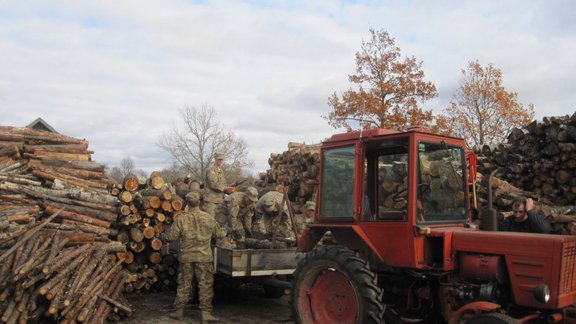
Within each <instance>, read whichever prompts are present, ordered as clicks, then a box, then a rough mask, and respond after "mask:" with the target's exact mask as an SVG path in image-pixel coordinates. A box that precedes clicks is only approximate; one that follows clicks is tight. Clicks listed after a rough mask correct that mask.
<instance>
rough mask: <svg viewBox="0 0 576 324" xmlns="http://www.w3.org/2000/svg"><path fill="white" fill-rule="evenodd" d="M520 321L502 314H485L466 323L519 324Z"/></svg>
mask: <svg viewBox="0 0 576 324" xmlns="http://www.w3.org/2000/svg"><path fill="white" fill-rule="evenodd" d="M517 323H519V322H518V320H515V319H513V318H512V317H510V316H508V315H506V314H502V313H484V314H480V315H478V316H475V317H473V318H471V319H469V320H467V321H466V324H517Z"/></svg>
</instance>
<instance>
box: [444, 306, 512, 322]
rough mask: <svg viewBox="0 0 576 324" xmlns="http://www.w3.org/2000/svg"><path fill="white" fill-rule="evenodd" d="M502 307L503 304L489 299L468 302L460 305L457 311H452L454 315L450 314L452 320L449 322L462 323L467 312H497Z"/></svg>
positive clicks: (475, 313)
mask: <svg viewBox="0 0 576 324" xmlns="http://www.w3.org/2000/svg"><path fill="white" fill-rule="evenodd" d="M500 308H502V306H500V305H498V304H495V303H491V302H487V301H477V302H472V303H468V304H466V305H464V306H462V307H460V308H459V309H458V310H457V311H456V312H454V313H452V315H451V316H450V320H449V321H448V324H458V323H460V320H461V319H462V317H463V316H464V315H465V314H467V313H468V314H474V315H478V314H481V313H487V312H495V311H497V310H499V309H500Z"/></svg>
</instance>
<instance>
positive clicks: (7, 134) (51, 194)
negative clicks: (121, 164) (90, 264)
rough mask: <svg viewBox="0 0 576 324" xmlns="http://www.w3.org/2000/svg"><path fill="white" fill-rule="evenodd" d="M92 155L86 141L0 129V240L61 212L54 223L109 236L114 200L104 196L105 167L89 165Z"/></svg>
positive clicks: (48, 134)
mask: <svg viewBox="0 0 576 324" xmlns="http://www.w3.org/2000/svg"><path fill="white" fill-rule="evenodd" d="M91 153H92V152H91V151H88V142H87V141H85V140H79V139H75V138H72V137H68V136H64V135H60V134H56V133H51V132H44V131H37V130H33V129H29V128H17V127H6V126H2V127H0V207H1V208H2V209H1V211H0V215H1V216H0V229H2V231H3V233H4V234H2V235H6V234H5V233H9V232H14V231H17V230H20V229H22V227H23V226H24V227H25V226H27V224H28V223H30V222H32V221H34V220H36V219H37V218H38V217H39V216H40V215H42V214H43V213H48V214H51V213H53V212H54V211H55V210H57V209H59V208H61V207H66V212H63V213H61V214H60V215H59V220H60V222H61V223H62V224H64V225H65V226H67V227H68V228H72V227H75V228H77V229H78V230H79V231H82V232H84V231H86V232H88V233H91V234H93V236H98V237H101V238H103V239H104V238H107V237H108V236H109V235H113V234H114V231H113V230H111V229H110V226H111V224H112V222H114V221H115V220H116V206H117V204H118V200H117V199H116V198H115V197H112V196H110V195H109V194H108V191H107V186H108V185H109V181H108V180H107V179H106V177H105V175H104V165H102V164H99V163H96V162H93V161H91V157H90V155H91ZM19 225H20V226H19ZM22 225H23V226H22Z"/></svg>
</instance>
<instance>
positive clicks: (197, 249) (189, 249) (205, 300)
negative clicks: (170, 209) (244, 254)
mask: <svg viewBox="0 0 576 324" xmlns="http://www.w3.org/2000/svg"><path fill="white" fill-rule="evenodd" d="M186 202H187V203H188V209H187V211H186V212H184V213H183V214H181V215H180V216H178V217H177V218H176V219H175V220H174V223H173V224H172V226H171V227H170V229H168V231H167V233H166V239H167V240H168V241H174V240H180V251H179V253H178V261H179V263H180V268H179V271H178V289H177V292H176V299H175V300H174V311H173V312H172V313H170V317H172V318H175V319H179V320H181V319H183V318H184V305H185V304H186V303H187V302H188V297H189V294H190V287H191V284H192V280H193V279H194V277H196V280H197V281H198V288H199V301H200V305H199V309H200V312H201V313H200V314H201V317H202V322H210V321H217V320H218V319H217V318H216V317H214V316H212V314H211V312H212V299H213V297H214V291H213V288H212V285H213V283H214V266H213V263H212V262H213V256H212V249H211V245H210V242H211V240H212V238H221V237H223V236H224V234H223V233H222V231H221V230H220V227H219V226H218V224H217V223H216V221H215V220H214V218H213V217H212V216H210V215H209V214H208V213H206V212H203V211H202V210H200V207H199V206H200V193H199V192H198V191H192V192H190V193H188V194H187V195H186Z"/></svg>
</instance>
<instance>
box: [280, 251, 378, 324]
mask: <svg viewBox="0 0 576 324" xmlns="http://www.w3.org/2000/svg"><path fill="white" fill-rule="evenodd" d="M291 294H292V296H291V297H292V314H293V318H294V320H295V321H296V323H306V324H307V323H367V324H369V323H382V322H383V316H384V309H385V307H384V304H383V302H382V288H380V287H379V286H378V283H377V277H376V274H374V273H373V272H372V271H370V269H369V268H368V264H367V263H366V261H364V260H363V259H362V258H361V257H360V256H359V255H358V253H356V252H354V251H352V250H349V249H347V248H344V247H341V246H334V245H331V246H319V247H317V248H316V249H314V250H312V251H310V252H308V254H307V255H306V257H305V258H304V259H302V260H301V261H300V262H299V264H298V268H297V269H296V271H295V272H294V279H293V280H292V291H291Z"/></svg>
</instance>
